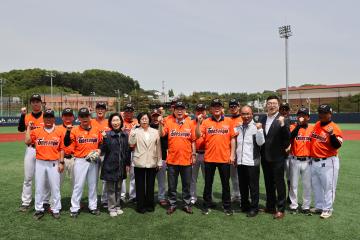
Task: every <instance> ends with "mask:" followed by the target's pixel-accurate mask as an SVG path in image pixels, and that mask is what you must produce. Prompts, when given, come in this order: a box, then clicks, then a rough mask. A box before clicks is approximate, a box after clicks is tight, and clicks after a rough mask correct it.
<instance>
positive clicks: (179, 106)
mask: <svg viewBox="0 0 360 240" xmlns="http://www.w3.org/2000/svg"><path fill="white" fill-rule="evenodd" d="M174 108H186V104H185V103H184V102H183V101H178V102H176V103H175V106H174Z"/></svg>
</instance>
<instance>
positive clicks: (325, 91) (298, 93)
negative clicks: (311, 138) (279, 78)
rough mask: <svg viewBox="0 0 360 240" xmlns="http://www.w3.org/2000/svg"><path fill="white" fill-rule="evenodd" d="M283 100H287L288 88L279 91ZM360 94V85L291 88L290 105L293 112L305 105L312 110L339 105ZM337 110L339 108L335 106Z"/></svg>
mask: <svg viewBox="0 0 360 240" xmlns="http://www.w3.org/2000/svg"><path fill="white" fill-rule="evenodd" d="M277 92H278V93H280V94H281V97H282V99H286V88H280V89H278V90H277ZM356 94H360V83H354V84H336V85H316V86H304V87H289V104H290V106H291V108H292V110H293V111H295V109H297V108H298V107H300V106H302V105H304V106H307V107H308V106H309V104H311V106H312V107H311V108H314V106H318V105H320V104H322V103H327V104H331V103H332V104H333V105H334V103H335V105H336V104H338V103H339V101H340V99H341V98H343V97H349V96H353V95H356ZM333 108H334V109H335V110H336V109H337V106H333Z"/></svg>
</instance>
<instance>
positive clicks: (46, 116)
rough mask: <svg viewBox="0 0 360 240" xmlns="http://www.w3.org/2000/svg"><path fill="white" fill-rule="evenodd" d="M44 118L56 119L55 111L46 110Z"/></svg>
mask: <svg viewBox="0 0 360 240" xmlns="http://www.w3.org/2000/svg"><path fill="white" fill-rule="evenodd" d="M43 116H44V118H54V117H55V113H54V111H53V110H51V109H46V110H45V111H44V115H43Z"/></svg>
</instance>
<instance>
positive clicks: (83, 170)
mask: <svg viewBox="0 0 360 240" xmlns="http://www.w3.org/2000/svg"><path fill="white" fill-rule="evenodd" d="M97 175H98V164H94V163H89V162H87V161H86V160H85V159H84V158H75V163H74V177H75V181H74V189H73V192H72V196H71V208H70V211H71V212H77V211H79V209H80V201H81V197H82V193H83V189H84V185H85V181H87V184H88V189H89V190H88V198H89V209H90V210H95V209H97V191H96V182H97Z"/></svg>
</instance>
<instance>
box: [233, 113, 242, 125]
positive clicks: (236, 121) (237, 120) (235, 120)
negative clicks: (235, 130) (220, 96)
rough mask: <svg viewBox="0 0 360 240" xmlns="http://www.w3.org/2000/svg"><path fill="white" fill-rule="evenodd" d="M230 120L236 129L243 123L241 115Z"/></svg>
mask: <svg viewBox="0 0 360 240" xmlns="http://www.w3.org/2000/svg"><path fill="white" fill-rule="evenodd" d="M230 119H231V122H232V124H233V126H234V127H237V126H239V125H241V124H242V123H243V120H242V117H241V116H240V115H239V116H236V117H230Z"/></svg>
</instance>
